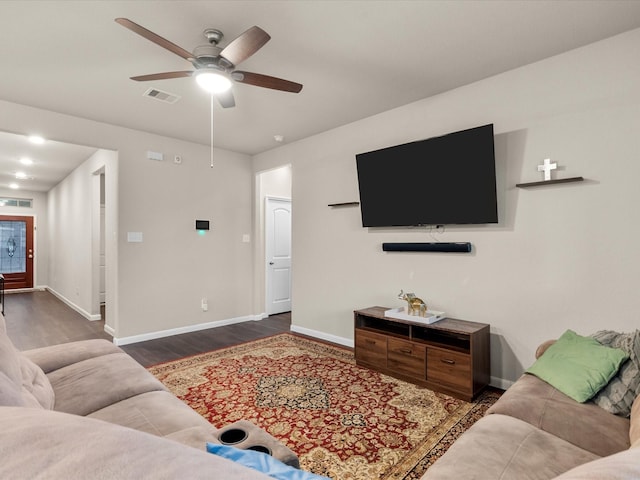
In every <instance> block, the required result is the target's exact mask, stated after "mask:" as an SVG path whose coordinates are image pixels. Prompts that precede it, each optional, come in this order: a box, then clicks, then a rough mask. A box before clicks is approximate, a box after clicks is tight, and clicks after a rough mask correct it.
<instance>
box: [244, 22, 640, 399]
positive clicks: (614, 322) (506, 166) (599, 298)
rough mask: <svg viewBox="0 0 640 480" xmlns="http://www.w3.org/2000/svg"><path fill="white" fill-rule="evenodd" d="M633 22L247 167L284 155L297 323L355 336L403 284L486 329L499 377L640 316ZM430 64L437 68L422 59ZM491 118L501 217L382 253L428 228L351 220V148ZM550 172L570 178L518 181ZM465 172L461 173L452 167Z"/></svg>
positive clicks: (421, 236)
mask: <svg viewBox="0 0 640 480" xmlns="http://www.w3.org/2000/svg"><path fill="white" fill-rule="evenodd" d="M639 44H640V30H635V31H632V32H629V33H626V34H623V35H620V36H617V37H613V38H611V39H608V40H605V41H602V42H599V43H596V44H592V45H590V46H587V47H584V48H581V49H578V50H574V51H572V52H569V53H567V54H563V55H560V56H557V57H554V58H551V59H548V60H545V61H542V62H539V63H536V64H532V65H529V66H526V67H523V68H519V69H517V70H513V71H511V72H507V73H505V74H502V75H499V76H496V77H492V78H488V79H486V80H483V81H480V82H477V83H475V84H472V85H469V86H465V87H462V88H459V89H456V90H453V91H450V92H447V93H444V94H442V95H438V96H435V97H432V98H427V99H424V100H422V101H419V102H415V103H412V104H410V105H406V106H404V107H401V108H398V109H395V110H392V111H388V112H385V113H383V114H380V115H377V116H374V117H370V118H367V119H365V120H362V121H359V122H356V123H353V124H350V125H346V126H344V127H341V128H337V129H335V130H332V131H329V132H325V133H323V134H320V135H317V136H314V137H311V138H308V139H305V140H302V141H299V142H296V143H292V144H289V145H286V146H283V147H280V148H277V149H274V150H271V151H268V152H265V153H263V154H261V155H257V156H256V157H255V158H254V170H255V171H260V170H264V169H267V168H272V167H274V166H276V165H278V164H280V165H282V164H289V163H290V164H292V166H293V202H294V203H295V207H296V208H295V210H294V213H293V256H294V259H295V262H294V264H293V276H294V285H293V299H294V303H293V328H294V329H297V330H299V331H304V332H306V333H313V334H315V335H317V336H320V337H324V338H334V339H343V340H344V341H345V343H349V342H351V343H352V341H353V314H352V311H353V310H354V309H357V308H363V307H368V306H371V305H383V306H400V303H399V301H398V300H397V299H396V294H397V293H398V291H399V290H400V289H401V288H402V289H404V290H405V291H414V292H415V293H416V294H417V295H418V296H420V297H422V298H423V299H425V300H426V301H427V303H428V304H430V306H431V307H432V308H434V309H437V310H444V311H446V312H447V313H448V314H449V316H452V317H456V318H462V319H467V320H474V321H479V322H486V323H490V324H491V331H492V340H491V341H492V345H491V356H492V362H491V364H492V377H493V379H492V381H493V383H494V384H497V385H505V386H506V385H508V384H509V382H511V381H513V380H515V379H516V378H517V377H518V376H519V375H520V374H521V373H522V371H523V369H524V368H526V367H527V366H528V365H530V364H531V363H532V361H533V354H534V351H535V348H536V346H537V345H538V344H539V343H540V342H541V341H543V340H545V339H547V338H553V337H557V336H558V335H560V334H561V333H562V332H563V331H564V330H565V329H567V328H572V329H574V330H576V331H578V333H581V334H589V333H592V332H594V331H596V330H599V329H603V328H610V329H617V330H621V331H629V330H632V329H635V328H637V320H638V311H639V308H638V307H639V301H638V298H639V297H638V295H637V292H636V290H637V287H638V280H639V273H638V272H640V254H639V253H638V249H637V245H636V243H637V242H636V239H637V238H639V237H640V222H639V221H638V213H637V211H636V209H637V205H639V204H640V189H639V188H638V187H637V185H638V184H637V179H638V178H639V177H640V161H639V160H640V159H639V158H638V155H639V152H640V135H638V131H639V128H640V88H638V85H640V62H638V61H637V45H639ZM434 68H437V66H434ZM487 123H494V126H495V133H496V137H495V142H496V163H497V170H498V197H499V215H500V223H499V224H497V225H487V226H449V227H447V228H446V231H445V233H443V234H439V235H436V236H435V241H451V242H456V241H470V242H471V243H472V244H473V253H472V254H466V255H463V254H438V253H385V252H382V250H381V243H382V242H414V241H434V237H432V236H431V235H429V234H428V233H427V232H426V231H425V230H424V229H402V228H395V229H391V228H390V229H373V228H371V229H366V228H362V226H361V221H360V211H359V208H357V207H355V208H340V209H331V208H329V207H327V204H329V203H337V202H348V201H357V200H358V185H357V176H356V165H355V154H357V153H360V152H365V151H370V150H374V149H377V148H381V147H386V146H390V145H395V144H399V143H404V142H408V141H413V140H418V139H423V138H428V137H431V136H436V135H440V134H444V133H448V132H452V131H457V130H461V129H465V128H469V127H474V126H478V125H483V124H487ZM547 157H550V158H551V159H552V160H553V161H556V162H558V164H559V165H560V166H561V167H563V170H562V171H559V172H556V174H557V177H570V176H584V177H585V178H586V179H587V181H585V182H582V183H574V184H564V185H558V186H547V187H542V188H538V189H531V190H528V189H527V190H524V189H516V188H515V184H516V183H521V182H529V181H537V180H541V174H540V173H538V172H537V171H536V166H537V165H538V164H540V163H541V162H542V161H543V159H544V158H547ZM462 174H464V172H462Z"/></svg>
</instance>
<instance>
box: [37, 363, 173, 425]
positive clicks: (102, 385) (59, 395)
mask: <svg viewBox="0 0 640 480" xmlns="http://www.w3.org/2000/svg"><path fill="white" fill-rule="evenodd" d="M47 377H48V378H49V381H50V382H51V385H52V386H53V390H54V392H55V396H56V403H55V409H56V410H58V411H61V412H66V413H74V414H76V415H88V414H90V413H92V412H95V411H96V410H100V409H102V408H105V407H107V406H109V405H112V404H114V403H117V402H120V401H122V400H125V399H127V398H131V397H133V396H135V395H140V394H141V393H146V392H152V391H157V390H166V389H165V387H164V385H162V383H160V382H159V381H158V380H157V379H156V378H155V377H154V376H153V375H151V374H150V373H149V372H147V371H146V370H145V369H144V368H142V367H141V366H140V364H139V363H137V362H136V361H135V360H134V359H133V358H131V357H130V356H129V355H127V354H126V353H124V352H122V353H112V354H109V355H102V356H99V357H93V358H88V359H87V360H83V361H81V362H78V363H74V364H71V365H69V366H66V367H63V368H59V369H58V370H54V371H52V372H50V373H49V374H47Z"/></svg>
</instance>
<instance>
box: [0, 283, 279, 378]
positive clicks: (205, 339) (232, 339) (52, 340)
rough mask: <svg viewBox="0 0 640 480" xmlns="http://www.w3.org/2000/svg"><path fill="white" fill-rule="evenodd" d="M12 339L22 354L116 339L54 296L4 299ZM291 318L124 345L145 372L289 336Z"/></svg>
mask: <svg viewBox="0 0 640 480" xmlns="http://www.w3.org/2000/svg"><path fill="white" fill-rule="evenodd" d="M5 304H6V305H5V309H4V316H5V320H6V324H7V333H8V334H9V337H10V338H11V340H12V341H13V343H14V344H15V346H16V348H18V349H19V350H29V349H32V348H39V347H46V346H48V345H57V344H60V343H68V342H73V341H77V340H87V339H91V338H104V339H107V340H112V338H111V337H110V336H109V335H107V334H106V333H105V332H104V321H102V320H97V321H89V320H87V319H86V318H84V317H83V316H82V315H80V314H79V313H78V312H76V311H75V310H73V309H71V308H70V307H68V306H67V305H66V304H65V303H63V302H62V301H60V300H59V299H58V298H56V297H55V296H54V295H53V294H51V293H49V292H28V293H14V294H9V295H7V296H6V297H5ZM290 327H291V314H290V313H283V314H279V315H271V316H270V317H269V318H266V319H264V320H260V321H258V322H244V323H238V324H235V325H225V326H222V327H218V328H210V329H207V330H201V331H198V332H192V333H184V334H182V335H174V336H172V337H165V338H159V339H156V340H149V341H146V342H140V343H135V344H131V345H123V346H122V349H123V350H124V351H126V352H127V353H128V354H129V355H131V356H132V357H133V358H135V359H136V360H137V361H138V362H139V363H140V364H142V365H144V366H145V367H148V366H151V365H155V364H158V363H162V362H168V361H171V360H176V359H178V358H183V357H187V356H189V355H196V354H198V353H203V352H208V351H211V350H216V349H219V348H224V347H228V346H231V345H237V344H240V343H244V342H249V341H251V340H256V339H258V338H264V337H268V336H271V335H276V334H278V333H283V332H288V331H289V329H290Z"/></svg>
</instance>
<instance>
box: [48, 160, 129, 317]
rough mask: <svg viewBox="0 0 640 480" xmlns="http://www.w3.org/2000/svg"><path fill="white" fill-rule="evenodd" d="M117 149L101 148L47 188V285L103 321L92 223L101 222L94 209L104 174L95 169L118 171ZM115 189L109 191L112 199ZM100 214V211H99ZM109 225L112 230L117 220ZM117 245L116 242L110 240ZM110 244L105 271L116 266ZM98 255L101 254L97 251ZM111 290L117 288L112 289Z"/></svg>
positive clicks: (108, 175)
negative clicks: (97, 298)
mask: <svg viewBox="0 0 640 480" xmlns="http://www.w3.org/2000/svg"><path fill="white" fill-rule="evenodd" d="M116 164H117V153H116V152H113V151H108V150H98V151H97V152H96V153H95V154H93V155H92V156H91V157H90V158H88V159H87V160H86V161H85V162H83V163H82V164H81V165H80V166H78V167H77V168H76V169H75V170H74V171H73V172H71V174H70V175H68V176H67V177H66V178H65V179H64V180H62V181H61V182H60V183H59V184H58V185H56V186H55V187H53V188H52V189H51V190H50V191H49V192H48V211H49V225H48V231H49V235H48V237H47V241H48V245H49V248H50V251H51V254H50V255H49V272H50V275H49V283H48V286H49V288H50V289H51V290H52V291H53V292H54V293H55V294H56V295H57V296H59V297H60V298H62V299H64V300H65V301H66V302H67V303H69V304H70V305H72V306H73V307H74V308H75V309H76V310H78V311H79V312H81V313H82V314H83V315H84V316H86V317H87V318H91V319H94V320H98V319H100V310H99V306H98V304H97V303H96V302H94V297H95V289H96V287H95V279H94V263H95V262H96V261H97V259H96V252H95V251H94V250H95V249H94V244H95V241H94V236H95V235H96V233H95V232H94V229H93V226H94V225H95V224H96V223H97V220H98V219H96V218H95V217H96V210H97V208H98V206H99V202H100V196H99V194H100V188H99V181H100V177H99V176H96V175H95V172H97V171H99V170H104V171H105V175H106V177H107V178H108V177H111V176H113V175H115V171H116ZM114 191H115V189H114V187H112V191H111V192H107V193H110V195H107V196H108V197H113V194H114ZM97 214H98V215H99V210H98V211H97ZM110 220H111V222H110V223H107V225H109V226H110V230H113V229H114V222H113V218H110ZM111 243H113V242H111ZM107 248H108V252H109V253H112V255H107V261H108V262H110V263H108V264H107V271H109V270H113V267H114V265H115V260H116V259H115V258H114V257H113V249H112V248H110V247H107ZM97 254H98V255H99V252H97ZM112 289H113V288H112Z"/></svg>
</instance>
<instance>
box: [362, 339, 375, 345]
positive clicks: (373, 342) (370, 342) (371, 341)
mask: <svg viewBox="0 0 640 480" xmlns="http://www.w3.org/2000/svg"><path fill="white" fill-rule="evenodd" d="M365 342H366V343H369V344H371V345H375V344H376V341H375V340H371V339H369V338H367V339H365Z"/></svg>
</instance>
